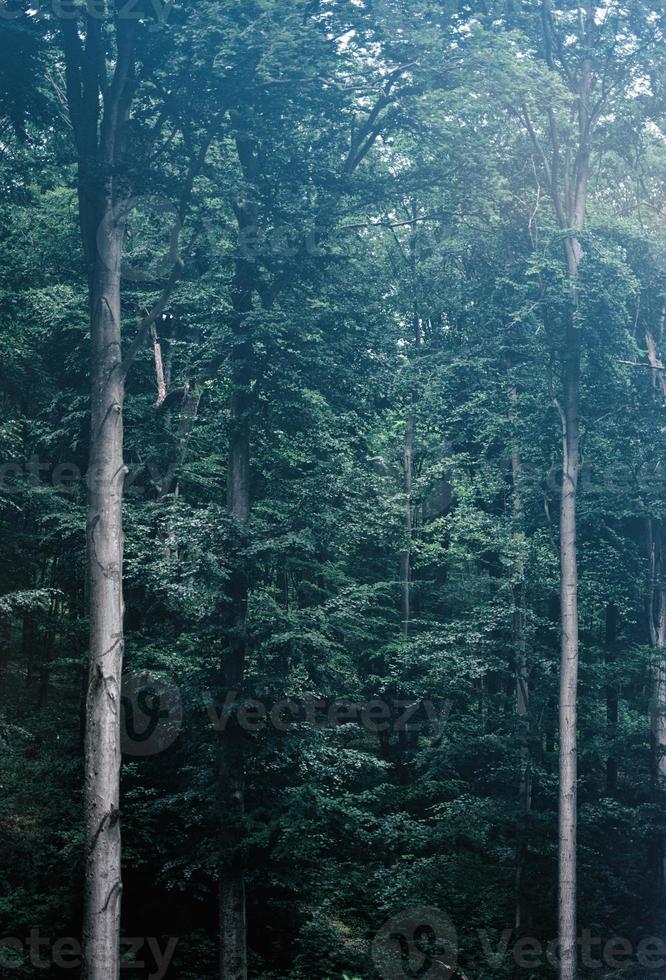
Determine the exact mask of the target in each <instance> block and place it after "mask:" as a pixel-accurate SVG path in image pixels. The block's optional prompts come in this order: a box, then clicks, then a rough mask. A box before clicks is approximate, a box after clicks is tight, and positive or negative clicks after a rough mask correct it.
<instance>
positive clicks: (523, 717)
mask: <svg viewBox="0 0 666 980" xmlns="http://www.w3.org/2000/svg"><path fill="white" fill-rule="evenodd" d="M510 400H511V412H512V416H513V415H514V413H515V405H516V402H517V392H516V390H515V388H512V389H511V391H510ZM511 472H512V477H513V510H514V519H515V521H516V525H517V528H516V531H515V533H514V538H515V540H516V545H517V548H518V554H517V558H516V568H515V577H516V584H515V585H514V589H513V602H514V612H513V644H514V658H515V678H516V717H517V728H518V739H519V763H520V779H519V786H518V805H519V812H520V820H519V826H518V841H517V845H516V914H515V927H516V933H517V934H518V936H522V935H525V934H528V933H529V931H530V912H529V903H528V902H527V899H526V896H525V881H524V872H525V865H526V862H527V854H528V849H527V843H526V840H525V832H526V830H527V827H526V823H527V817H528V816H529V813H530V811H531V809H532V772H531V760H530V743H529V736H530V718H529V671H528V664H527V636H526V633H525V567H524V560H523V554H522V550H521V539H522V532H521V527H520V524H521V521H522V512H523V508H522V500H521V497H520V487H519V481H520V472H521V465H520V454H519V453H518V450H517V449H516V448H515V447H514V448H513V450H512V453H511ZM519 974H520V968H519V967H518V966H517V965H516V968H515V970H514V975H516V976H518V975H519Z"/></svg>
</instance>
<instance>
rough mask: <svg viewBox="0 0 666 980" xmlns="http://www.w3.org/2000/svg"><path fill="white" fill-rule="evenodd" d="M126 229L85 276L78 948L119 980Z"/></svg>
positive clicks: (108, 234) (114, 235) (89, 979)
mask: <svg viewBox="0 0 666 980" xmlns="http://www.w3.org/2000/svg"><path fill="white" fill-rule="evenodd" d="M123 234H124V227H123V226H122V224H121V223H120V224H119V223H117V222H116V221H107V222H105V225H104V231H103V232H102V230H101V229H100V231H99V233H98V234H97V236H96V237H97V247H98V249H99V254H98V258H97V261H96V262H95V266H94V271H93V277H92V284H91V296H90V305H91V336H92V364H91V374H92V414H91V423H90V425H91V428H90V464H89V470H88V521H87V556H88V586H89V602H90V670H89V676H88V693H87V699H86V718H87V724H86V737H85V792H84V799H85V842H86V844H85V846H86V875H85V892H84V921H83V952H84V967H83V975H84V977H85V980H117V978H118V976H119V959H118V946H119V936H120V898H121V894H122V883H121V868H120V820H119V816H120V813H119V786H120V762H121V757H120V726H119V712H120V687H121V676H122V667H123V648H124V637H123V612H124V607H123V581H122V564H123V530H122V501H123V483H124V479H125V474H126V472H127V468H126V466H125V463H124V460H123V402H124V396H125V391H124V379H123V373H122V371H121V328H120V262H121V256H122V243H123Z"/></svg>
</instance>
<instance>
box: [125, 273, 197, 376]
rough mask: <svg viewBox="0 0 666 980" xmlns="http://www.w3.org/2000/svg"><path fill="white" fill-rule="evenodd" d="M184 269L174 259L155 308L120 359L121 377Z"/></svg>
mask: <svg viewBox="0 0 666 980" xmlns="http://www.w3.org/2000/svg"><path fill="white" fill-rule="evenodd" d="M184 268H185V263H184V262H183V260H182V259H181V258H180V257H178V258H177V259H176V262H175V265H174V267H173V269H172V270H171V275H170V276H169V279H168V281H167V283H166V285H165V287H164V289H163V290H162V295H161V296H160V298H159V299H158V301H157V303H156V304H155V306H153V308H152V310H151V311H150V313H148V314H147V315H146V316H145V317H144V318H143V320H142V321H141V323H140V324H139V329H138V331H137V334H136V337H135V338H134V340H133V341H132V343H131V344H130V345H129V347H128V348H127V353H126V354H125V356H124V357H123V359H122V362H121V363H120V364H119V366H118V371H119V372H120V374H121V375H122V377H125V376H126V375H127V372H128V371H129V369H130V367H131V366H132V364H133V362H134V360H135V358H136V355H137V354H138V353H139V350H140V349H141V346H142V344H143V343H144V341H145V340H146V337H147V336H148V333H149V331H150V328H151V327H152V325H153V324H154V323H155V321H156V320H157V318H158V317H159V316H161V315H162V313H164V310H165V309H166V305H167V303H168V302H169V299H170V298H171V294H172V293H173V291H174V289H175V287H176V283H177V282H178V280H179V279H180V277H181V275H182V273H183V269H184Z"/></svg>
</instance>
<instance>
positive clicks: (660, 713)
mask: <svg viewBox="0 0 666 980" xmlns="http://www.w3.org/2000/svg"><path fill="white" fill-rule="evenodd" d="M646 530H647V546H648V556H649V562H650V584H649V589H648V631H649V636H650V645H651V646H652V649H653V650H654V652H655V658H654V663H653V667H652V699H651V728H652V731H651V750H652V785H653V797H654V801H655V803H660V802H661V801H662V798H663V792H664V788H666V574H665V569H664V534H663V527H662V524H661V521H659V520H653V519H651V518H649V519H648V521H647V527H646ZM652 852H653V858H652V860H653V865H654V866H653V877H654V882H655V894H656V899H657V902H656V904H657V909H658V911H657V914H656V916H655V920H656V922H655V925H656V928H657V929H659V930H662V929H663V927H664V926H663V915H662V913H661V909H662V907H663V902H664V898H665V896H666V866H665V864H666V846H665V843H664V839H663V835H662V834H657V835H655V840H654V842H653V847H652Z"/></svg>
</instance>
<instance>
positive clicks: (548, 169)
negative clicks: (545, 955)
mask: <svg viewBox="0 0 666 980" xmlns="http://www.w3.org/2000/svg"><path fill="white" fill-rule="evenodd" d="M541 13H542V29H543V37H544V45H545V52H546V60H547V63H548V65H549V66H550V67H551V68H553V69H554V70H558V68H557V65H556V61H555V56H554V54H553V48H554V46H555V47H557V46H558V44H557V42H558V41H559V40H561V39H558V38H556V36H555V31H556V27H555V23H554V21H553V17H552V13H551V10H550V4H549V0H543V3H542V7H541ZM578 15H579V16H578V31H579V37H578V40H579V43H580V46H581V51H582V54H581V59H580V63H579V71H578V77H574V76H573V75H572V73H571V71H570V69H569V68H568V69H565V70H564V72H563V75H564V81H565V82H566V84H567V85H568V86H569V87H570V88H571V90H572V94H573V95H574V96H575V107H574V112H575V118H576V122H577V136H576V138H575V139H574V140H573V141H572V142H567V140H566V136H565V137H562V136H561V134H560V131H559V128H558V122H557V118H556V115H555V112H554V110H553V109H552V108H551V107H548V108H547V109H546V117H547V123H546V125H547V139H548V144H547V145H548V148H549V149H548V151H547V150H546V145H545V144H543V143H542V140H541V138H540V136H539V135H538V134H537V131H536V129H535V127H534V124H533V122H532V119H531V118H530V114H529V111H528V108H527V106H526V105H525V104H523V106H522V118H523V121H524V123H525V126H526V128H527V131H528V133H529V136H530V138H531V140H532V144H533V146H534V149H535V151H536V153H537V154H538V156H539V158H540V159H541V163H542V165H543V170H544V173H545V175H546V180H547V183H548V188H549V192H550V197H551V200H552V203H553V209H554V211H555V217H556V219H557V223H558V225H559V227H560V229H561V231H562V232H563V233H564V234H563V248H564V261H565V266H566V272H567V277H568V282H569V303H568V307H569V308H568V311H567V314H566V324H565V328H564V344H563V352H562V388H561V392H562V394H561V398H559V399H557V398H556V399H555V403H556V405H557V409H558V412H559V415H560V420H561V427H562V486H561V495H560V692H559V803H558V939H559V950H560V958H559V977H560V980H576V976H577V964H576V950H577V946H576V930H577V925H576V843H577V812H578V808H577V790H578V762H577V711H578V705H577V698H578V665H579V635H578V561H577V544H576V517H577V515H576V511H577V497H578V479H579V472H580V431H579V428H580V422H579V409H580V366H581V339H580V335H581V324H580V317H579V292H578V273H579V268H580V263H581V260H582V257H583V249H582V245H581V242H580V239H579V237H578V234H577V233H579V232H580V230H582V229H583V228H584V226H585V219H586V211H587V196H588V185H589V176H590V155H591V138H592V132H593V128H594V123H595V121H596V119H598V114H599V111H600V107H601V106H602V105H603V101H604V97H603V96H602V98H601V100H600V102H599V104H598V105H597V107H596V108H595V110H594V112H593V111H592V109H591V96H592V90H593V85H594V81H595V78H594V71H593V62H592V52H593V50H594V45H595V40H596V25H595V7H594V5H593V4H592V3H591V2H590V0H585V2H584V3H582V4H581V5H580V6H579V7H578ZM559 49H560V50H561V44H560V45H559ZM561 69H562V66H561V65H560V68H559V70H561Z"/></svg>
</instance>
